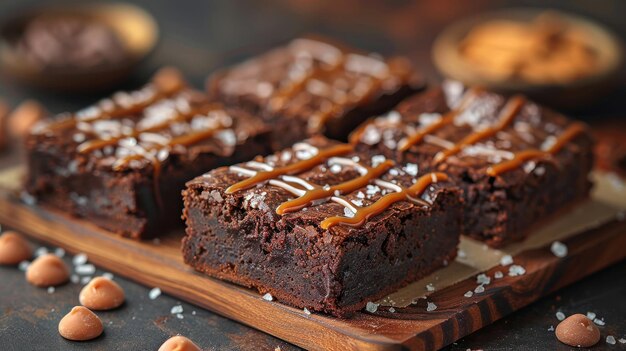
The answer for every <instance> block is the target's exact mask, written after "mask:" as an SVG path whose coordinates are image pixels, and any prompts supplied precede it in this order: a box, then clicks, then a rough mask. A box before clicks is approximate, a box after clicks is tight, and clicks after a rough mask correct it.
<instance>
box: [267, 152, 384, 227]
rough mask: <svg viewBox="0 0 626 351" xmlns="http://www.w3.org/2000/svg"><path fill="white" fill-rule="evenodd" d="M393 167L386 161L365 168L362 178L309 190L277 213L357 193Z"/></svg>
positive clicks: (281, 207) (283, 205) (280, 208)
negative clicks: (334, 196) (335, 195)
mask: <svg viewBox="0 0 626 351" xmlns="http://www.w3.org/2000/svg"><path fill="white" fill-rule="evenodd" d="M393 165H394V162H393V161H390V160H385V162H383V163H381V164H379V165H378V166H376V167H374V168H370V167H363V168H364V169H365V174H363V175H361V176H360V177H357V178H354V179H351V180H349V181H346V182H343V183H340V184H337V185H333V186H331V187H327V188H323V187H319V186H316V187H315V188H314V189H310V190H307V191H306V192H305V193H304V194H303V195H302V196H300V197H298V198H297V199H294V200H290V201H287V202H284V203H282V204H281V205H280V206H278V208H277V209H276V213H278V214H281V215H282V214H285V213H289V212H294V211H297V210H299V209H301V208H303V207H306V206H308V205H309V204H311V203H313V202H314V201H316V200H321V199H325V198H328V197H331V196H333V195H334V194H347V193H351V192H353V191H356V190H357V189H360V188H363V187H365V186H366V185H367V184H369V183H370V182H371V181H372V180H374V179H375V178H378V177H380V176H381V175H383V174H384V173H385V172H387V171H388V170H389V169H390V168H391V167H393Z"/></svg>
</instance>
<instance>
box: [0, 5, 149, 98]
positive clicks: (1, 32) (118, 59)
mask: <svg viewBox="0 0 626 351" xmlns="http://www.w3.org/2000/svg"><path fill="white" fill-rule="evenodd" d="M157 38H158V27H157V24H156V22H155V20H154V19H153V18H152V16H150V15H149V14H148V13H147V12H146V11H144V10H142V9H141V8H139V7H137V6H134V5H130V4H125V3H103V4H76V5H72V6H67V7H64V6H51V7H42V8H37V9H34V10H31V11H27V12H24V13H21V14H18V15H16V16H14V17H12V18H9V19H8V20H6V21H5V22H4V23H3V25H2V26H1V27H0V63H1V64H2V70H3V73H4V74H5V75H7V76H9V77H11V78H14V80H16V81H18V82H20V83H24V84H26V85H29V86H33V87H37V88H43V89H52V90H56V91H94V90H100V89H104V88H109V87H111V86H113V85H114V84H116V83H118V82H120V81H121V80H122V79H124V78H126V77H127V76H128V75H129V73H130V72H131V71H132V69H133V68H134V67H135V66H136V65H137V64H138V63H139V62H141V61H142V60H143V59H144V58H145V57H146V56H147V55H148V54H149V53H150V52H151V51H152V49H153V48H154V47H155V45H156V42H157Z"/></svg>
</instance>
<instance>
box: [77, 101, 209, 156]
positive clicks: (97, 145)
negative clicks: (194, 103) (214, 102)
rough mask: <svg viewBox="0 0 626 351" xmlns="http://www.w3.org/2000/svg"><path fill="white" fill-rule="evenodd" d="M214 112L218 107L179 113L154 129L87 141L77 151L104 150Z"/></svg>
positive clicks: (153, 127)
mask: <svg viewBox="0 0 626 351" xmlns="http://www.w3.org/2000/svg"><path fill="white" fill-rule="evenodd" d="M214 110H217V107H216V106H206V107H204V108H202V109H201V110H194V111H191V112H188V113H184V114H181V113H178V114H177V115H176V116H175V117H174V118H170V119H168V120H166V121H164V122H162V123H159V124H156V125H154V126H152V127H148V128H143V129H137V130H134V131H133V132H132V133H130V134H126V135H120V136H118V137H113V138H110V139H93V140H89V141H85V142H84V143H82V144H80V145H78V148H77V149H78V152H79V153H81V154H85V153H89V152H92V151H94V150H98V149H102V148H104V147H106V146H110V145H115V144H117V143H118V142H119V141H120V140H123V139H126V138H136V137H138V136H140V135H141V134H143V133H154V132H158V131H161V130H164V129H167V128H169V127H170V126H172V124H174V123H177V122H187V121H189V120H191V119H192V118H194V117H195V116H198V115H201V114H208V113H209V112H211V111H214Z"/></svg>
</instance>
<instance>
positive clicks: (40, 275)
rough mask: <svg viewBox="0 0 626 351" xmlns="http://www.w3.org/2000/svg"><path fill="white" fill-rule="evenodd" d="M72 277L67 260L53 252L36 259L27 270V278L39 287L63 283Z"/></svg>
mask: <svg viewBox="0 0 626 351" xmlns="http://www.w3.org/2000/svg"><path fill="white" fill-rule="evenodd" d="M69 277H70V272H69V270H68V269H67V266H66V265H65V262H63V260H61V259H60V258H59V257H57V256H56V255H53V254H45V255H42V256H39V257H38V258H37V259H36V260H34V261H33V262H32V263H31V264H30V266H28V269H27V270H26V280H27V281H28V282H29V283H31V284H33V285H35V286H39V287H49V286H56V285H61V284H63V283H65V282H67V280H68V279H69Z"/></svg>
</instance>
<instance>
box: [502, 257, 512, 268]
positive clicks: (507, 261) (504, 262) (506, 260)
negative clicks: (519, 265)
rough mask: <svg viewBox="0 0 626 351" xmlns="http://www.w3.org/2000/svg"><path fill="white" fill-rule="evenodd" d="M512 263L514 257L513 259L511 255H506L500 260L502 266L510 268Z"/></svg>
mask: <svg viewBox="0 0 626 351" xmlns="http://www.w3.org/2000/svg"><path fill="white" fill-rule="evenodd" d="M512 263H513V257H511V255H504V256H502V258H501V259H500V265H501V266H508V265H510V264H512Z"/></svg>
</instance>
